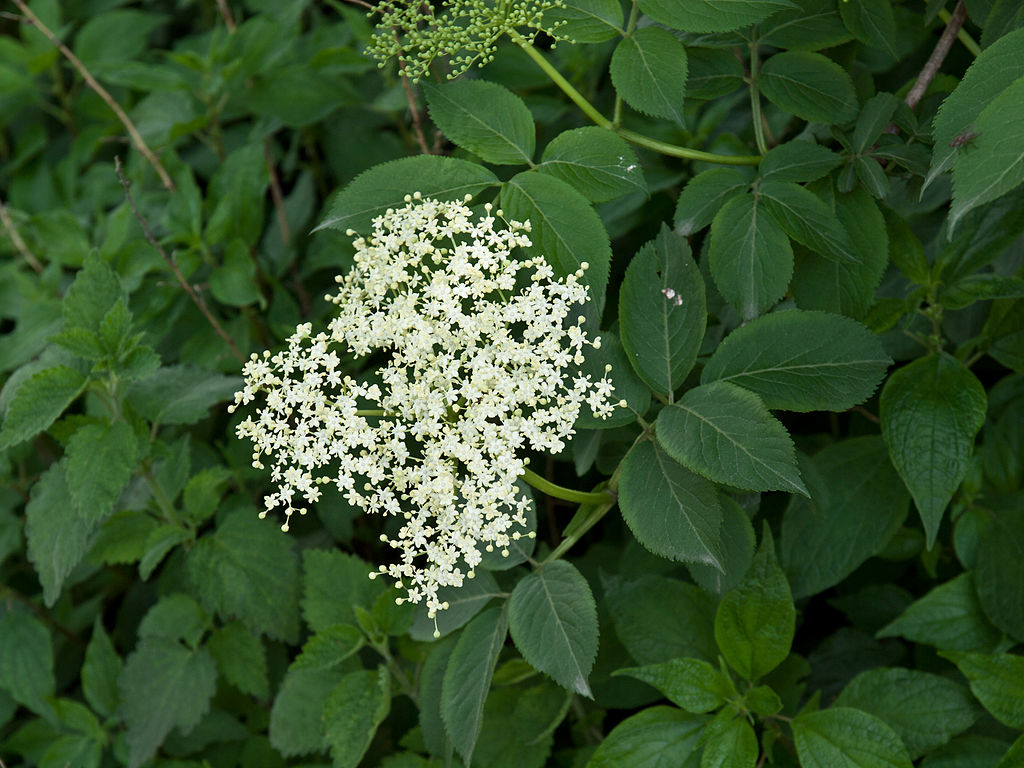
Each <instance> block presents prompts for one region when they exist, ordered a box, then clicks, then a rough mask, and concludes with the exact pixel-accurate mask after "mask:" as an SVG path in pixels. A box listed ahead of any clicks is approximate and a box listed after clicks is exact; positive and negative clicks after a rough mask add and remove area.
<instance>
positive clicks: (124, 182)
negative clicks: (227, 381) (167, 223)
mask: <svg viewBox="0 0 1024 768" xmlns="http://www.w3.org/2000/svg"><path fill="white" fill-rule="evenodd" d="M114 170H115V171H116V172H117V178H118V179H120V180H121V186H122V187H124V196H125V199H126V200H127V201H128V205H129V206H130V207H131V209H132V213H133V214H135V218H136V219H138V221H139V224H141V225H142V231H143V232H144V233H145V234H146V239H147V240H149V244H150V245H152V246H153V247H154V248H156V250H157V252H158V253H159V254H160V255H161V256H162V257H163V259H164V261H165V262H167V266H169V267H170V268H171V271H172V272H173V273H174V276H175V277H176V278H177V279H178V282H179V283H180V284H181V287H182V288H184V289H185V293H187V294H188V296H189V298H190V299H192V301H193V303H195V305H196V306H197V307H199V311H200V312H202V313H203V315H204V316H205V317H206V319H207V320H209V321H210V325H212V326H213V330H215V331H216V332H217V335H218V336H220V337H221V338H222V339H224V341H225V342H226V343H227V345H228V346H229V347H231V354H233V355H234V356H235V357H236V358H238V360H240V361H241V362H245V355H243V354H242V352H241V350H240V349H239V348H238V346H237V345H236V344H235V341H234V339H232V338H231V337H230V336H228V334H227V333H226V332H225V331H224V329H223V328H222V327H221V324H220V323H219V322H217V318H216V317H214V316H213V315H212V314H211V313H210V310H209V309H208V308H207V306H206V302H205V301H203V299H202V297H201V296H200V295H199V294H198V293H196V291H195V289H194V288H193V287H192V286H191V285H189V283H188V281H187V280H186V279H185V276H184V275H183V274H181V270H180V269H178V263H177V262H176V261H175V260H174V259H173V258H171V257H170V256H168V255H167V251H165V250H164V248H163V246H162V245H160V243H158V242H157V239H156V238H155V237H153V233H152V232H150V230H149V222H147V221H146V219H145V218H144V217H143V215H142V214H141V213H139V209H138V208H136V207H135V200H134V199H133V198H132V193H131V192H130V191H129V187H130V186H131V182H129V181H128V179H127V178H125V175H124V170H123V169H122V168H121V158H120V157H115V158H114Z"/></svg>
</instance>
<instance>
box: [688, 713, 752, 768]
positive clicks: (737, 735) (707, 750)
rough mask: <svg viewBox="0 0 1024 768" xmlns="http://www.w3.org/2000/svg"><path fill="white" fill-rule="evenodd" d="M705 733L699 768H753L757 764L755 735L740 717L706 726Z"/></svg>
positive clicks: (748, 724)
mask: <svg viewBox="0 0 1024 768" xmlns="http://www.w3.org/2000/svg"><path fill="white" fill-rule="evenodd" d="M707 733H708V737H707V740H706V741H705V742H704V754H703V755H702V756H701V760H700V768H754V766H755V765H756V764H757V755H758V744H757V734H755V733H754V729H753V728H752V727H751V725H750V723H748V722H747V721H746V720H744V719H743V718H742V717H736V718H734V719H731V720H729V721H728V722H726V723H724V724H722V725H720V726H718V727H712V726H708V729H707Z"/></svg>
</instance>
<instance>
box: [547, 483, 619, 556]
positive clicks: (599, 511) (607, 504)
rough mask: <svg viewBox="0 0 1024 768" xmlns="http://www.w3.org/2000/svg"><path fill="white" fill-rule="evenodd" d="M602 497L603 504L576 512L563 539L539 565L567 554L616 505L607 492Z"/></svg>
mask: <svg viewBox="0 0 1024 768" xmlns="http://www.w3.org/2000/svg"><path fill="white" fill-rule="evenodd" d="M604 496H605V499H606V501H604V502H603V503H601V504H584V505H582V506H581V507H580V508H579V509H578V510H576V515H575V517H573V519H572V520H570V521H569V525H567V526H566V528H565V535H564V538H563V539H562V541H561V542H560V543H559V545H558V546H557V547H555V548H554V549H553V550H552V551H551V554H549V555H548V556H547V557H545V558H544V559H543V560H542V561H541V565H544V564H545V563H550V562H552V561H553V560H558V559H559V558H560V557H562V555H564V554H565V553H566V552H568V551H569V550H570V549H571V548H572V546H573V545H574V544H575V543H576V542H577V541H579V540H580V539H582V538H583V536H584V534H585V533H586V532H587V531H589V530H590V529H591V528H593V527H594V526H595V525H597V523H598V522H600V520H601V518H603V517H604V516H605V515H607V514H608V512H610V511H611V509H612V508H613V507H614V506H615V505H616V503H617V499H615V498H613V497H611V496H610V495H609V494H608V493H607V492H604Z"/></svg>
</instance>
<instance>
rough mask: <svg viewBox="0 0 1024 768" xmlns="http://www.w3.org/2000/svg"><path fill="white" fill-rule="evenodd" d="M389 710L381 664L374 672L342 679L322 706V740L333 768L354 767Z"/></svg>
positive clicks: (388, 681)
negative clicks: (326, 745) (327, 748)
mask: <svg viewBox="0 0 1024 768" xmlns="http://www.w3.org/2000/svg"><path fill="white" fill-rule="evenodd" d="M390 711H391V676H390V675H389V674H388V669H387V667H385V666H383V665H381V666H380V667H379V668H378V669H377V671H376V672H374V671H372V670H368V669H361V670H359V671H357V672H350V673H349V674H347V675H345V677H343V678H342V679H341V682H340V683H338V687H337V688H335V689H334V690H333V691H331V695H330V696H328V697H327V701H326V703H325V704H324V739H325V740H326V742H327V743H328V744H329V745H330V747H331V757H333V758H334V768H356V766H357V765H358V764H359V761H360V760H362V758H363V755H365V754H366V750H367V749H369V748H370V742H371V741H373V737H374V734H376V732H377V726H379V725H380V724H381V723H383V722H384V718H386V717H387V716H388V712H390Z"/></svg>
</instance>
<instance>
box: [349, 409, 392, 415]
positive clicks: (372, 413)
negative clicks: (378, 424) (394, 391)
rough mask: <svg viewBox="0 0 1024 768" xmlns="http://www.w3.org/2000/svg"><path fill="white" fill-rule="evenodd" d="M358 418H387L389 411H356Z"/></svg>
mask: <svg viewBox="0 0 1024 768" xmlns="http://www.w3.org/2000/svg"><path fill="white" fill-rule="evenodd" d="M356 416H387V411H382V410H373V409H370V410H362V409H360V410H358V411H356Z"/></svg>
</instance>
